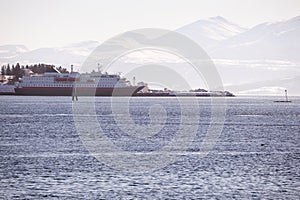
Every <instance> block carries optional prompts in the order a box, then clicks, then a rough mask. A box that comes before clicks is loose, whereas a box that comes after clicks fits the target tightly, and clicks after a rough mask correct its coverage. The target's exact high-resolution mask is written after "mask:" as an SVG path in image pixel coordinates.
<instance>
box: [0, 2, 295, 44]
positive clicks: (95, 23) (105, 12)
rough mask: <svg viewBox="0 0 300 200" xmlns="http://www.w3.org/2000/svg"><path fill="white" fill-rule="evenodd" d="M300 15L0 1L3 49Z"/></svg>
mask: <svg viewBox="0 0 300 200" xmlns="http://www.w3.org/2000/svg"><path fill="white" fill-rule="evenodd" d="M299 13H300V1H299V0H275V1H274V0H264V1H261V0H251V1H250V0H249V1H239V0H227V1H218V0H205V1H197V0H195V1H172V0H164V1H161V0H151V1H145V0H128V1H117V0H112V1H99V0H84V1H83V0H82V1H80V0H43V1H41V0H26V1H21V0H19V1H18V0H9V1H4V0H0V15H1V17H0V25H1V26H0V27H1V37H0V44H1V45H4V44H24V45H26V46H27V47H28V48H30V49H34V48H40V47H53V46H62V45H66V44H68V43H73V42H78V41H85V40H96V41H99V42H102V41H104V40H106V39H109V38H110V37H112V36H114V35H116V34H119V33H122V32H124V31H128V30H132V29H137V28H144V27H155V28H165V29H170V30H175V29H177V28H179V27H181V26H183V25H185V24H189V23H191V22H193V21H196V20H199V19H202V18H208V17H212V16H218V15H220V16H223V17H225V18H226V19H228V20H230V21H232V22H234V23H237V24H239V25H240V26H243V27H247V28H250V27H252V26H254V25H257V24H259V23H262V22H266V21H278V20H284V19H289V18H292V17H294V16H297V15H299Z"/></svg>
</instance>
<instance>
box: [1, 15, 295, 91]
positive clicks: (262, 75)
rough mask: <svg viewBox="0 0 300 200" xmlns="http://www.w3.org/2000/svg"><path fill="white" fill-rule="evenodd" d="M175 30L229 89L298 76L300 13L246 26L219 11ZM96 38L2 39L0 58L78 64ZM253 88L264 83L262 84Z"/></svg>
mask: <svg viewBox="0 0 300 200" xmlns="http://www.w3.org/2000/svg"><path fill="white" fill-rule="evenodd" d="M176 31H177V32H179V33H182V34H184V35H186V36H187V37H189V38H191V39H192V40H194V41H195V42H197V43H198V44H199V45H200V46H202V47H203V48H204V50H206V51H207V53H208V54H209V56H210V57H211V58H212V59H213V60H214V62H215V64H216V66H217V69H218V71H219V73H220V76H221V78H222V80H223V83H224V84H225V85H227V86H228V87H227V88H228V89H229V90H230V89H232V90H234V91H238V90H241V89H242V88H241V87H240V86H241V85H243V84H247V89H243V91H246V90H247V91H254V92H257V91H258V85H257V84H256V82H260V83H264V81H268V80H281V79H282V78H283V79H284V78H286V77H290V78H291V80H293V83H295V84H296V82H299V78H295V79H293V77H296V76H299V74H300V56H299V52H300V37H299V35H300V16H298V17H295V18H292V19H289V20H286V21H279V22H273V23H262V24H259V25H257V26H255V27H253V28H251V29H245V28H242V27H240V26H239V25H236V24H234V23H232V22H229V21H228V20H226V19H224V18H222V17H213V18H209V19H202V20H198V21H196V22H194V23H191V24H188V25H185V26H183V27H181V28H179V29H177V30H176ZM99 44H100V43H98V42H96V41H84V42H79V43H74V44H70V45H67V46H64V47H55V48H40V49H35V50H28V49H27V48H26V47H25V46H23V45H3V46H0V64H1V65H3V64H7V63H10V64H15V63H16V62H19V63H22V64H30V63H49V64H55V65H58V66H64V67H68V66H70V65H71V64H73V65H74V66H75V68H76V67H78V68H80V67H81V64H82V63H83V62H84V61H85V59H86V58H87V56H88V55H89V54H90V53H91V52H92V51H93V50H94V49H95V48H96V47H97V46H98V45H99ZM143 59H144V57H143V56H138V57H136V60H134V58H131V61H136V62H137V63H138V62H139V61H140V60H143ZM153 59H154V60H159V62H164V59H168V57H166V58H162V59H160V58H159V59H158V57H155V56H154V57H153V58H150V60H153ZM166 63H167V64H168V65H169V64H172V60H166V61H165V63H164V64H166ZM252 83H253V84H252ZM299 84H300V83H298V85H299ZM251 85H252V86H253V87H252V86H251ZM229 86H230V87H229ZM235 86H236V87H235ZM288 86H290V85H288V84H283V82H282V81H276V84H275V82H274V84H272V85H271V86H270V87H271V90H273V89H274V88H282V87H288ZM251 87H252V88H251ZM259 88H263V90H265V89H266V88H264V86H263V85H260V86H259ZM296 90H298V89H297V88H294V89H293V90H291V92H292V93H295V94H300V91H299V92H297V91H296Z"/></svg>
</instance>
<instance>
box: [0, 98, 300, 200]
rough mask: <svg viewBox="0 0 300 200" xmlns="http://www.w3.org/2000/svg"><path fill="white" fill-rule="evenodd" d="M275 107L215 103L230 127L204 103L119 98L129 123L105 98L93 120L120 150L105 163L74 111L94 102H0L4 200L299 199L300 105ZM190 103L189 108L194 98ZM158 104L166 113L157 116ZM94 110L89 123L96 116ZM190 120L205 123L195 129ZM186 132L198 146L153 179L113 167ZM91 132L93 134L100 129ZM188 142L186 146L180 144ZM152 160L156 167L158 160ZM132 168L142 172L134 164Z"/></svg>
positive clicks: (261, 101) (240, 101)
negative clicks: (207, 141)
mask: <svg viewBox="0 0 300 200" xmlns="http://www.w3.org/2000/svg"><path fill="white" fill-rule="evenodd" d="M194 100H195V99H194V98H193V100H192V99H191V102H192V101H193V102H195V101H194ZM274 100H277V99H276V98H274V97H260V98H254V97H234V98H226V101H224V102H221V103H218V105H216V106H218V107H220V106H221V107H222V108H224V110H225V115H224V122H222V120H221V121H218V122H215V121H214V122H212V119H213V109H212V107H213V106H215V105H212V101H211V99H210V98H208V97H205V98H196V102H197V103H198V107H197V109H192V111H191V110H190V111H189V112H187V113H183V112H182V108H183V106H182V105H181V102H180V101H179V100H178V99H176V98H174V97H173V98H156V97H155V98H153V97H150V98H147V97H142V98H141V97H134V98H131V99H129V101H128V99H127V98H119V99H118V100H117V101H115V103H114V105H115V106H117V108H118V106H120V109H121V110H122V109H123V108H122V106H123V107H124V106H125V109H127V110H128V113H129V116H128V115H122V112H123V111H122V112H118V110H115V111H114V110H113V109H112V98H110V97H96V98H94V99H93V101H94V102H92V103H93V105H94V111H93V112H94V119H96V122H97V124H98V128H101V129H102V131H103V134H104V135H105V136H106V139H107V141H108V142H111V143H112V144H113V146H115V148H114V149H112V148H111V149H106V151H105V152H103V157H101V152H98V153H99V154H100V155H99V154H98V156H95V155H93V154H92V151H91V149H89V147H88V146H87V145H86V141H84V137H82V134H81V133H80V131H78V130H79V128H80V127H78V124H76V120H75V119H76V118H75V117H74V106H76V105H84V104H85V103H86V104H87V103H90V102H89V101H88V100H87V98H85V97H79V101H78V102H72V100H71V97H26V96H0V111H1V115H0V125H1V126H0V198H1V199H41V198H67V199H69V198H82V199H100V198H107V199H110V198H125V199H131V198H140V199H158V198H172V199H183V198H190V199H195V198H222V199H224V198H269V199H299V194H300V168H299V165H300V145H299V144H300V98H299V97H291V100H292V102H291V103H274V102H273V101H274ZM184 102H185V104H186V105H190V104H189V98H187V97H185V101H184ZM155 105H156V106H157V105H158V107H156V108H157V109H152V110H151V108H153V106H155ZM159 106H160V107H159ZM83 108H84V107H83ZM86 112H87V113H86V115H84V114H82V116H81V117H83V118H84V117H85V116H90V115H91V113H89V111H86ZM151 112H152V113H151ZM163 115H164V118H160V116H163ZM182 115H185V117H186V118H185V119H191V120H190V121H193V120H192V119H196V117H199V119H198V118H197V123H190V124H189V122H184V120H183V116H182ZM116 117H117V118H118V120H116ZM130 122H133V125H134V126H140V127H143V126H145V127H147V126H148V127H150V128H151V127H155V126H156V125H159V128H158V129H157V130H156V132H155V133H153V134H152V135H146V136H145V137H143V135H141V133H138V132H137V133H136V134H139V135H134V131H135V130H134V129H135V127H132V124H131V129H130V128H129V129H127V130H125V131H124V129H122V127H123V128H124V126H126V125H127V124H129V123H130ZM87 123H88V122H87ZM215 124H217V125H218V126H219V127H221V128H222V131H221V132H220V135H216V136H218V137H217V138H216V137H214V138H213V139H214V141H212V144H213V146H211V148H210V149H209V151H207V152H206V153H204V152H203V151H202V149H201V147H202V145H203V143H202V142H203V140H204V138H205V136H206V135H207V134H208V132H209V130H210V127H211V126H214V125H215ZM184 125H186V126H190V128H191V130H196V132H195V133H192V131H191V133H186V134H187V135H186V136H192V139H190V143H189V144H188V145H187V146H185V148H180V149H179V150H177V151H176V152H175V151H174V152H169V153H174V154H177V155H178V156H177V157H176V159H173V160H171V161H170V160H168V157H167V156H168V155H166V157H165V159H166V160H165V163H164V165H161V166H157V167H156V168H155V169H153V170H152V171H151V170H150V171H149V170H145V171H143V169H144V168H137V171H136V173H134V172H132V170H130V169H129V168H128V167H127V168H126V165H125V167H124V168H121V169H120V168H118V167H117V168H116V167H114V166H113V165H111V162H117V163H118V161H119V160H113V159H122V156H115V154H116V149H118V152H117V153H120V152H121V154H122V152H127V153H129V155H131V154H132V155H135V154H134V153H139V155H148V154H150V155H151V154H153V155H155V152H157V151H158V152H160V150H161V149H163V148H164V146H165V145H168V144H169V143H171V142H172V140H173V138H174V137H176V134H177V133H178V131H180V130H181V126H184ZM85 128H86V133H89V132H92V131H93V130H92V129H91V127H85ZM89 128H90V129H89ZM138 130H139V129H138ZM141 130H142V129H141ZM145 134H146V133H145ZM189 134H190V135H189ZM135 136H136V137H135ZM181 140H182V141H181ZM183 140H184V137H179V139H178V138H177V140H176V143H174V146H176V145H178V146H180V145H181V144H182V143H183ZM95 141H97V138H95ZM102 142H103V141H102ZM102 144H104V146H106V145H105V143H102ZM99 148H100V149H101V148H102V146H99ZM167 154H168V153H167ZM104 155H105V156H104ZM110 155H111V158H112V160H110V161H109V160H108V159H107V158H109V157H110ZM124 155H125V154H124ZM131 159H132V157H131ZM123 161H124V162H126V160H123ZM127 161H128V160H127ZM145 162H149V166H150V164H151V162H152V160H151V159H150V160H146V161H145ZM153 162H154V161H153ZM131 163H132V166H133V167H138V166H139V160H136V161H135V160H134V158H133V159H132V160H130V163H129V164H131Z"/></svg>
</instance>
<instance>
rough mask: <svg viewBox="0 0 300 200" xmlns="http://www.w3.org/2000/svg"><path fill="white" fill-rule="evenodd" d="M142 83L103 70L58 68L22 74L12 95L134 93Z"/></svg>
mask: <svg viewBox="0 0 300 200" xmlns="http://www.w3.org/2000/svg"><path fill="white" fill-rule="evenodd" d="M143 88H144V86H134V85H131V83H130V81H128V80H127V79H126V78H123V77H121V76H120V74H108V73H107V72H105V73H102V72H101V71H100V70H98V71H97V72H95V71H93V72H90V73H79V72H73V67H71V72H70V73H60V72H59V71H58V70H57V69H55V68H52V71H50V72H49V71H48V72H45V73H44V74H32V73H30V70H25V75H24V76H23V77H22V78H21V79H20V80H19V82H18V83H17V84H16V87H15V95H30V96H134V95H135V94H136V93H137V92H139V91H140V90H141V89H143Z"/></svg>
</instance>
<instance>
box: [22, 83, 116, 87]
mask: <svg viewBox="0 0 300 200" xmlns="http://www.w3.org/2000/svg"><path fill="white" fill-rule="evenodd" d="M73 86H76V87H114V85H112V84H109V85H105V84H101V85H98V86H96V85H80V84H76V85H74V84H66V85H53V84H43V85H41V84H23V85H22V87H73Z"/></svg>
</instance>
